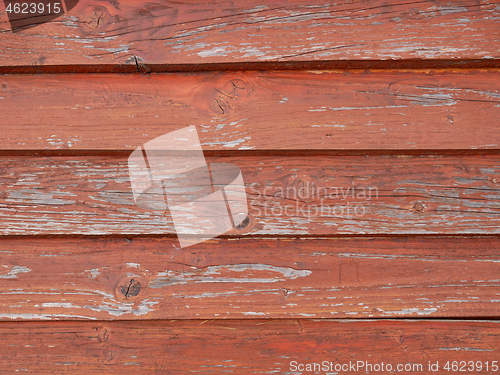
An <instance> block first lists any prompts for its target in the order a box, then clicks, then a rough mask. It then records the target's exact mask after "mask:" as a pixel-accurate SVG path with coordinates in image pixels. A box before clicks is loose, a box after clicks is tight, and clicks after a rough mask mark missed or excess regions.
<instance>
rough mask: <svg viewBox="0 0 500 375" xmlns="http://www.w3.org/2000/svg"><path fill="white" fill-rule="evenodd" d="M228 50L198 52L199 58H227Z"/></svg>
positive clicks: (215, 49)
mask: <svg viewBox="0 0 500 375" xmlns="http://www.w3.org/2000/svg"><path fill="white" fill-rule="evenodd" d="M226 48H227V47H214V48H212V49H208V50H205V51H201V52H198V56H200V57H216V56H226V55H227V52H226Z"/></svg>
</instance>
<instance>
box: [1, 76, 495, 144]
mask: <svg viewBox="0 0 500 375" xmlns="http://www.w3.org/2000/svg"><path fill="white" fill-rule="evenodd" d="M0 84H1V88H0V111H1V113H2V132H1V133H0V150H113V151H119V150H129V151H133V150H134V149H135V148H136V147H138V146H140V145H142V144H143V143H145V142H147V141H149V140H151V139H154V138H156V137H158V136H160V135H163V134H165V133H168V132H170V131H173V130H177V129H179V128H182V127H184V126H189V125H196V126H197V128H198V133H199V136H200V140H201V142H202V145H203V148H204V149H205V150H256V151H262V150H422V149H424V150H471V149H489V150H491V149H495V150H498V149H499V148H500V127H498V124H497V122H498V118H500V75H499V72H498V71H483V72H479V71H469V72H467V71H466V72H461V73H449V72H448V73H447V72H440V73H438V72H434V73H433V72H417V71H413V72H354V71H351V72H342V73H341V72H335V71H323V72H242V73H212V72H209V73H198V74H193V73H191V74H163V75H153V76H150V77H144V76H140V75H128V76H117V75H43V76H35V75H14V76H9V75H6V76H2V77H0Z"/></svg>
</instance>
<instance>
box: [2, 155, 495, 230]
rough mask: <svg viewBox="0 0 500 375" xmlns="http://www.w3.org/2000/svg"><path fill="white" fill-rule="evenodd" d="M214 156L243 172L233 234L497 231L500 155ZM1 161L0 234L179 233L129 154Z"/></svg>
mask: <svg viewBox="0 0 500 375" xmlns="http://www.w3.org/2000/svg"><path fill="white" fill-rule="evenodd" d="M207 160H208V162H209V163H211V162H217V161H218V162H231V163H233V164H235V165H237V166H238V167H240V168H241V171H242V174H243V178H244V181H245V184H246V192H247V196H248V207H249V212H250V220H249V222H248V224H247V225H246V226H245V227H244V228H242V229H241V230H238V231H235V232H234V233H232V234H230V235H233V236H234V235H236V236H238V235H274V236H278V235H279V236H281V235H353V234H356V235H359V234H365V235H367V234H368V235H373V234H384V235H393V234H498V232H499V218H498V209H497V207H498V199H499V196H498V189H499V188H498V182H499V178H500V177H499V173H500V171H499V165H500V157H499V156H498V155H476V156H474V155H455V156H443V155H420V156H418V155H417V156H409V155H394V156H383V155H371V154H367V155H363V156H330V157H327V156H316V157H308V156H300V157H290V156H248V157H241V156H240V157H239V156H234V157H231V158H224V157H220V158H212V157H210V158H207ZM0 162H1V163H0V165H2V170H1V173H0V190H1V191H2V195H1V196H0V212H1V217H0V234H1V235H49V234H61V235H68V234H85V235H89V234H94V235H104V234H106V235H122V234H155V235H167V234H168V235H173V234H174V228H173V224H172V221H171V219H170V214H169V213H165V212H163V211H151V210H148V209H144V208H139V207H137V206H136V205H135V203H134V200H133V195H132V190H131V185H130V181H129V175H128V173H129V170H128V166H127V158H119V157H112V156H110V157H105V156H78V157H77V156H73V157H65V156H61V157H36V156H15V157H14V156H4V157H2V158H1V160H0ZM187 178H188V177H187ZM186 183H188V181H186ZM179 187H183V188H185V185H182V186H179ZM188 193H189V191H187V192H186V194H188Z"/></svg>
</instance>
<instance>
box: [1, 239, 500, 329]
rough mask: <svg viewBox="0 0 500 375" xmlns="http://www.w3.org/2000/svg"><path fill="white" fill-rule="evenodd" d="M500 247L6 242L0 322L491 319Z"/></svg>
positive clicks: (461, 243)
mask: <svg viewBox="0 0 500 375" xmlns="http://www.w3.org/2000/svg"><path fill="white" fill-rule="evenodd" d="M499 241H500V240H499V238H497V237H424V238H418V237H417V238H414V237H413V238H412V237H396V238H384V237H382V238H379V237H377V238H366V237H360V238H330V239H327V238H324V239H305V238H293V237H292V238H268V239H255V238H254V239H245V238H238V239H218V240H212V241H208V242H206V243H203V244H198V245H196V246H192V247H190V248H186V249H179V247H178V243H177V241H176V240H175V239H172V238H130V239H126V238H115V239H110V238H108V239H106V238H28V239H25V238H17V239H13V238H4V239H2V240H1V241H0V257H1V262H0V319H1V320H6V321H9V320H16V321H20V320H75V319H84V320H85V319H89V320H94V319H100V320H130V319H134V320H135V319H140V320H150V319H235V318H237V319H259V318H304V317H309V318H358V319H359V318H389V317H391V318H422V317H425V318H447V317H467V318H470V317H474V318H476V319H479V318H488V317H493V316H498V315H500V308H499V304H498V301H499V298H498V273H499V272H500V269H499V268H500V255H499V254H498V251H497V249H498V247H499V244H500V243H499ZM0 329H1V328H0ZM0 336H1V335H0Z"/></svg>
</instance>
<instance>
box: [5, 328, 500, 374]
mask: <svg viewBox="0 0 500 375" xmlns="http://www.w3.org/2000/svg"><path fill="white" fill-rule="evenodd" d="M0 340H1V342H2V344H4V345H3V347H2V351H1V353H0V364H1V368H0V373H2V374H12V373H17V372H21V371H22V372H21V373H40V372H44V373H51V374H88V373H103V372H113V373H119V374H137V373H138V372H140V373H141V374H158V375H160V374H161V375H165V374H169V375H173V374H188V373H192V372H194V373H224V374H225V373H230V374H269V373H280V374H297V373H302V374H307V373H335V371H328V372H326V371H325V372H306V371H301V372H298V371H293V369H294V368H293V367H290V364H291V363H292V362H296V364H295V363H293V364H292V365H298V364H304V365H305V364H307V363H322V362H323V361H327V362H328V363H330V362H332V363H333V366H335V364H345V363H347V364H349V361H351V363H352V362H354V363H357V361H362V362H365V363H366V362H368V363H369V364H371V365H372V366H373V365H375V364H378V365H381V363H382V362H383V363H384V364H385V366H387V364H390V365H391V366H394V368H397V365H398V364H402V365H403V366H404V365H406V364H410V368H412V367H411V366H413V364H415V365H419V364H420V365H422V370H420V371H417V369H418V367H415V371H407V372H405V371H404V370H403V372H402V373H414V372H416V373H421V374H429V373H454V372H451V371H450V372H448V371H446V370H444V369H443V368H444V366H445V365H446V362H447V361H451V362H452V361H458V362H460V361H466V362H467V363H468V362H469V361H474V362H477V361H481V362H482V363H483V366H484V367H483V370H482V371H481V372H480V373H483V374H486V373H487V374H495V373H496V371H491V365H492V361H496V360H497V358H498V356H499V345H498V344H499V342H500V331H499V327H498V323H497V322H490V321H483V322H464V321H453V322H450V321H440V322H431V321H328V320H326V321H325V320H323V321H314V320H285V321H276V320H274V321H273V320H261V321H248V320H246V321H241V320H235V321H229V322H227V321H226V322H221V321H199V320H198V321H160V322H120V323H118V322H109V323H91V322H81V323H78V322H67V323H66V322H64V323H63V322H59V323H50V324H49V323H23V324H19V323H17V324H15V323H2V324H0ZM375 342H376V345H368V344H367V343H375ZM486 361H488V362H489V368H490V370H489V371H485V368H486ZM429 362H431V363H432V364H435V363H436V362H438V366H439V372H431V371H429V370H428V364H429ZM496 364H497V365H498V362H497V363H496ZM450 365H451V363H450ZM352 372H354V373H356V371H352ZM358 372H362V369H359V371H358ZM363 372H364V371H363ZM378 373H383V372H378Z"/></svg>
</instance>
